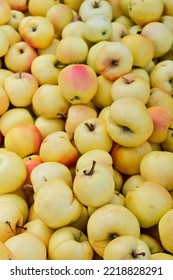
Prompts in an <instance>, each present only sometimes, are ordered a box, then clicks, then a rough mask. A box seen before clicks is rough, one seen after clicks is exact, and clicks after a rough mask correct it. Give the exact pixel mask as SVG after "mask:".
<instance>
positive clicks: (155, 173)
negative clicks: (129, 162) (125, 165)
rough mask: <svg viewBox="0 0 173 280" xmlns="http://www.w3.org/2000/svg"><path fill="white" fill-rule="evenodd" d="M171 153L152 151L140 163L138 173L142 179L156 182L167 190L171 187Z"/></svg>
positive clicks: (172, 160)
mask: <svg viewBox="0 0 173 280" xmlns="http://www.w3.org/2000/svg"><path fill="white" fill-rule="evenodd" d="M172 164H173V154H172V153H171V152H167V151H152V152H150V153H148V154H146V155H145V156H144V157H143V158H142V160H141V163H140V173H141V176H142V177H143V179H144V180H149V181H152V182H155V183H158V184H160V185H162V186H163V187H165V188H166V189H167V190H168V191H170V190H172V189H173V185H172V180H173V173H172Z"/></svg>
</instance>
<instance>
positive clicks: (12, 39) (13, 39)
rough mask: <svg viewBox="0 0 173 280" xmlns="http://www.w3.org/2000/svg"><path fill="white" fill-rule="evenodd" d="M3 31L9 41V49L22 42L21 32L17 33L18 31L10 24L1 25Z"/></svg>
mask: <svg viewBox="0 0 173 280" xmlns="http://www.w3.org/2000/svg"><path fill="white" fill-rule="evenodd" d="M1 29H2V30H4V32H5V34H6V35H7V38H8V41H9V47H10V46H12V45H13V44H15V43H18V42H20V41H21V36H20V34H19V32H17V31H16V29H15V28H14V27H12V26H11V25H9V24H4V25H1Z"/></svg>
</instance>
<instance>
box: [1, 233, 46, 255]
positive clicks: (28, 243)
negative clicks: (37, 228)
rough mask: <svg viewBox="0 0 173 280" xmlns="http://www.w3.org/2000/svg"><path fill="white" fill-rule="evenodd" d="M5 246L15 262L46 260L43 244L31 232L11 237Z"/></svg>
mask: <svg viewBox="0 0 173 280" xmlns="http://www.w3.org/2000/svg"><path fill="white" fill-rule="evenodd" d="M5 245H6V246H7V247H8V249H9V250H10V251H11V252H12V254H13V256H14V259H15V260H46V258H47V252H46V247H45V245H44V242H43V241H42V240H41V239H40V238H39V237H38V236H37V235H35V234H34V233H31V232H23V233H21V234H18V235H15V236H12V237H11V238H9V239H8V240H7V241H6V242H5Z"/></svg>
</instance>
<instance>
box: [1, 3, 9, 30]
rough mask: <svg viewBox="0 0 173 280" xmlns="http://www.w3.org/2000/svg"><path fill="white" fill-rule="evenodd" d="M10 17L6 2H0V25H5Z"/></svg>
mask: <svg viewBox="0 0 173 280" xmlns="http://www.w3.org/2000/svg"><path fill="white" fill-rule="evenodd" d="M10 16H11V7H10V5H9V3H8V1H6V0H1V1H0V25H3V24H6V23H7V22H8V21H9V19H10Z"/></svg>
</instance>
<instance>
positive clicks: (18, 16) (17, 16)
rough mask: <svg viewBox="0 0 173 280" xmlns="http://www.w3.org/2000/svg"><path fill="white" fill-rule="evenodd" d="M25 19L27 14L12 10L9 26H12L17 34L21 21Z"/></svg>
mask: <svg viewBox="0 0 173 280" xmlns="http://www.w3.org/2000/svg"><path fill="white" fill-rule="evenodd" d="M23 18H25V14H24V12H22V11H19V10H15V9H11V15H10V19H9V20H8V22H7V24H9V25H11V26H12V27H13V28H14V29H15V30H16V31H17V32H18V27H19V24H20V21H21V20H22V19H23Z"/></svg>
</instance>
